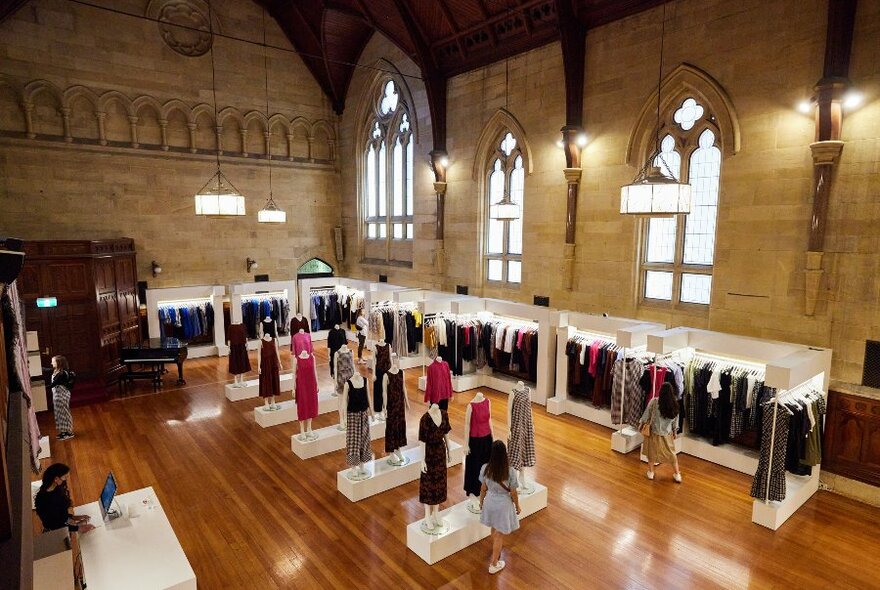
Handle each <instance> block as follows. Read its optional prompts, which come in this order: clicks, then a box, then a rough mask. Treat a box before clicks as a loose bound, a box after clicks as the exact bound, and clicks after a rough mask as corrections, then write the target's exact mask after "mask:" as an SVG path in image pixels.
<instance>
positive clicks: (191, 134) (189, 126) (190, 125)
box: [186, 123, 199, 154]
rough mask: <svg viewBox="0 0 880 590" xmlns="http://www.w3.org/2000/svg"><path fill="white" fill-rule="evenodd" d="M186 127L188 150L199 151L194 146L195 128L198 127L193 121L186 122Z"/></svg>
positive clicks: (192, 152) (191, 151)
mask: <svg viewBox="0 0 880 590" xmlns="http://www.w3.org/2000/svg"><path fill="white" fill-rule="evenodd" d="M186 128H187V129H189V152H190V153H191V154H194V153H196V152H197V151H199V150H198V148H197V147H196V129H198V125H196V124H195V123H187V124H186Z"/></svg>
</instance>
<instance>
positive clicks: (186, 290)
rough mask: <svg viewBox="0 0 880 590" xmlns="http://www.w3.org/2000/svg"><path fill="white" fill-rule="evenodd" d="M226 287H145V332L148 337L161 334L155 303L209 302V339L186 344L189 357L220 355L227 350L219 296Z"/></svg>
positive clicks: (159, 304) (221, 295) (227, 352)
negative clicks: (210, 324)
mask: <svg viewBox="0 0 880 590" xmlns="http://www.w3.org/2000/svg"><path fill="white" fill-rule="evenodd" d="M225 293H226V288H225V287H223V286H222V285H196V286H192V287H166V288H162V289H147V292H146V296H147V332H148V333H149V335H150V338H160V337H161V336H162V326H161V325H160V324H159V307H160V306H162V305H176V304H187V303H195V304H198V303H210V304H211V307H213V309H214V327H213V341H212V342H211V343H208V344H197V345H194V346H188V347H187V356H188V357H189V358H199V357H205V356H224V355H227V354H229V347H228V346H226V333H225V331H224V329H223V296H224V294H225Z"/></svg>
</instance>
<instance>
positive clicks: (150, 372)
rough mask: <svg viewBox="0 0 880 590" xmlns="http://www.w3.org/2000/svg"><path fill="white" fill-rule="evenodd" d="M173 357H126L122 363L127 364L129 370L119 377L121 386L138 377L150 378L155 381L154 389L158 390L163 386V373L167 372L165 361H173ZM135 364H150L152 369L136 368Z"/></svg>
mask: <svg viewBox="0 0 880 590" xmlns="http://www.w3.org/2000/svg"><path fill="white" fill-rule="evenodd" d="M173 362H175V360H174V359H173V358H158V359H126V360H124V361H122V364H123V365H125V366H126V368H127V371H126V372H125V373H123V374H122V375H121V376H120V378H119V386H120V388H122V387H123V386H124V385H126V384H131V383H134V381H135V380H137V379H149V380H150V381H152V383H153V391H158V390H159V388H160V387H161V386H162V373H164V372H165V363H173ZM134 365H143V366H149V367H151V368H150V369H141V370H138V371H135V370H134Z"/></svg>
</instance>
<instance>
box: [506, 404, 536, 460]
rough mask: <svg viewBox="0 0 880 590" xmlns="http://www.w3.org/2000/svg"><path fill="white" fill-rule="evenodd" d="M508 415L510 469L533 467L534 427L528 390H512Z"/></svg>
mask: <svg viewBox="0 0 880 590" xmlns="http://www.w3.org/2000/svg"><path fill="white" fill-rule="evenodd" d="M510 403H511V404H512V408H511V413H510V437H509V438H508V439H507V453H508V459H509V461H510V467H511V468H512V469H522V468H523V467H534V466H535V462H536V461H535V427H534V424H533V422H532V402H531V401H530V400H529V389H528V388H526V389H514V390H513V399H512V400H510Z"/></svg>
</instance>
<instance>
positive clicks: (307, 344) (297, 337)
mask: <svg viewBox="0 0 880 590" xmlns="http://www.w3.org/2000/svg"><path fill="white" fill-rule="evenodd" d="M304 350H305V351H308V353H309V354H311V353H312V352H313V350H312V335H311V334H309V333H308V332H303V333H302V334H300V333H299V332H294V333H293V337H292V338H291V339H290V352H292V353H293V354H294V356H299V353H301V352H302V351H304Z"/></svg>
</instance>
